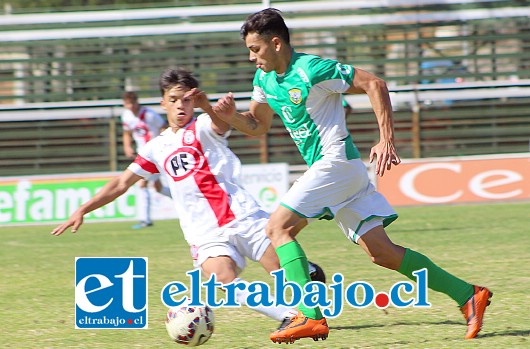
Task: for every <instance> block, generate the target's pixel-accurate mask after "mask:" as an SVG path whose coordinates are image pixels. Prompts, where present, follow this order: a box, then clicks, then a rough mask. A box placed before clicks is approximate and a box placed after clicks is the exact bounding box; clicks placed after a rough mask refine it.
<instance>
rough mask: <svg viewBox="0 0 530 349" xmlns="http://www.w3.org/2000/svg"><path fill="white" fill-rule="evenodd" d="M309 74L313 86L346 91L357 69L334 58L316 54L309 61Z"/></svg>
mask: <svg viewBox="0 0 530 349" xmlns="http://www.w3.org/2000/svg"><path fill="white" fill-rule="evenodd" d="M308 68H309V69H308V70H307V71H308V74H309V79H310V81H311V85H312V86H317V85H318V86H319V87H321V88H324V89H327V90H329V92H334V93H344V92H346V90H348V88H350V86H351V84H352V82H353V75H354V73H355V69H354V67H353V66H352V65H349V64H342V63H340V62H337V61H336V60H332V59H323V58H320V57H317V56H314V58H313V59H310V60H309V61H308Z"/></svg>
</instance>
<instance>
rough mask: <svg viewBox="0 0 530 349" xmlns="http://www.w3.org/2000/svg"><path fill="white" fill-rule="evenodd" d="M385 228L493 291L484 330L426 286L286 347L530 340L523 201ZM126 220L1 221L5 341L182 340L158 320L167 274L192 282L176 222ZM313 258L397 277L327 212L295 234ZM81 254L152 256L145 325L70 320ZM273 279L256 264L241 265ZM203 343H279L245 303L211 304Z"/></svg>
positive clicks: (72, 344) (444, 210)
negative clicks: (424, 304)
mask: <svg viewBox="0 0 530 349" xmlns="http://www.w3.org/2000/svg"><path fill="white" fill-rule="evenodd" d="M398 213H399V214H400V218H399V219H398V220H397V221H396V222H395V223H394V224H392V225H391V226H390V227H389V228H388V229H387V230H388V233H389V235H390V237H391V239H392V240H393V241H394V242H396V243H398V244H401V245H404V246H408V247H411V248H413V249H416V250H418V251H420V252H422V253H424V254H426V255H427V256H429V257H430V258H431V259H432V260H433V261H435V262H436V263H437V264H439V265H440V266H442V267H444V268H445V269H446V270H448V271H449V272H452V273H453V274H455V275H457V276H459V277H461V278H463V279H465V280H467V281H469V282H471V283H475V284H480V285H486V286H488V287H489V288H490V289H491V290H492V291H493V292H494V296H493V299H492V300H493V302H492V305H491V306H490V307H489V308H488V311H487V312H486V318H485V325H484V328H483V330H482V332H481V333H480V334H479V337H478V338H477V339H475V340H472V341H464V340H463V335H464V332H465V324H464V320H463V317H462V315H461V314H460V312H459V311H458V309H457V307H456V304H454V302H453V301H452V300H451V299H449V298H448V297H447V296H445V295H443V294H439V293H435V292H430V293H429V301H430V302H431V303H432V304H433V306H432V307H431V308H429V309H412V308H407V309H395V308H388V309H387V311H386V312H383V311H381V310H378V309H376V308H375V307H369V308H367V309H353V308H351V307H346V308H345V309H344V311H343V313H342V315H341V316H340V317H338V318H335V319H330V320H329V325H330V329H331V331H330V336H329V338H328V339H327V340H326V341H323V342H313V341H312V340H310V339H303V340H300V341H297V342H296V344H294V345H292V346H289V347H293V348H333V349H338V348H495V349H499V348H528V347H530V339H529V333H530V322H529V320H528V315H529V311H530V296H529V292H530V291H529V290H530V273H529V271H530V203H519V204H497V205H472V206H436V207H421V208H400V209H398ZM130 225H131V223H129V222H120V223H92V224H85V225H84V226H83V227H82V228H81V230H80V231H79V232H78V233H77V234H71V233H69V232H67V233H65V234H63V235H62V236H60V237H54V236H51V235H49V231H50V230H51V229H52V227H51V226H23V227H4V228H2V229H1V230H0V234H1V240H0V241H1V244H2V247H1V251H0V256H1V266H0V268H1V278H0V304H1V312H0V323H1V324H2V331H1V332H0V343H1V344H0V346H1V347H3V348H113V349H114V348H180V346H179V345H177V344H174V343H173V342H171V341H170V339H169V337H168V336H167V334H166V330H165V327H164V318H165V312H166V309H165V307H164V306H163V304H162V303H161V301H160V290H161V289H162V287H163V286H164V285H165V284H166V283H167V282H169V281H173V280H177V281H181V282H184V283H185V284H188V279H187V277H186V275H185V272H186V271H187V270H190V269H191V258H190V257H189V252H188V248H187V245H186V244H185V242H184V241H183V238H182V234H181V232H180V229H179V228H178V222H176V221H158V222H156V224H155V226H154V227H153V228H150V229H146V230H142V231H133V230H131V229H130ZM299 240H300V241H301V243H302V246H304V248H305V251H306V253H307V255H308V256H309V258H310V259H311V260H313V261H315V262H317V263H319V264H320V265H321V266H322V267H323V268H324V270H326V272H327V275H328V278H330V277H331V275H332V274H333V273H334V272H340V273H342V274H343V275H344V276H345V283H346V284H349V283H351V282H354V281H359V280H363V281H367V282H370V283H371V284H372V285H374V287H375V289H376V290H388V288H389V287H390V286H391V285H393V284H394V283H395V282H397V281H400V280H403V279H404V278H403V277H402V276H401V275H400V274H398V273H396V272H392V271H389V270H386V269H383V268H381V267H378V266H376V265H373V264H372V263H370V261H369V260H368V258H367V257H366V255H365V254H364V253H363V252H362V250H361V249H360V248H359V247H358V246H356V245H353V244H351V243H349V242H348V240H346V239H345V238H344V237H343V235H342V233H341V232H340V231H339V229H338V228H337V227H336V225H335V224H334V223H333V222H316V223H314V224H312V225H310V226H309V227H308V228H306V229H305V230H304V231H303V232H302V233H301V234H300V236H299ZM76 256H145V257H149V329H147V330H75V329H74V258H75V257H76ZM242 277H243V278H245V279H247V280H249V281H252V280H259V279H262V280H266V281H269V280H270V277H269V276H268V275H266V273H265V272H264V271H263V270H262V269H261V267H260V266H259V265H258V264H256V263H250V264H249V267H248V268H247V269H246V271H245V272H244V273H243V275H242ZM215 314H216V330H215V334H214V336H213V337H212V338H211V339H210V341H209V342H208V343H206V344H205V345H204V346H203V347H204V348H205V349H207V348H215V349H217V348H282V347H283V346H278V345H275V344H272V343H271V342H270V341H269V340H268V334H269V332H270V331H272V330H273V329H274V328H275V327H276V325H277V324H276V323H275V322H274V321H273V320H271V319H269V318H266V317H264V316H262V315H257V313H255V312H252V311H251V310H249V309H248V308H241V309H217V310H216V311H215Z"/></svg>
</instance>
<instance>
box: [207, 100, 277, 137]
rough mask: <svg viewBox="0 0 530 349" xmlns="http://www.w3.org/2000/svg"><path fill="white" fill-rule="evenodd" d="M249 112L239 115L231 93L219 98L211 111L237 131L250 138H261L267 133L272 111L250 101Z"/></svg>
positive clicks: (266, 106) (267, 107) (265, 105)
mask: <svg viewBox="0 0 530 349" xmlns="http://www.w3.org/2000/svg"><path fill="white" fill-rule="evenodd" d="M249 109H250V110H249V111H247V112H242V113H239V112H238V111H237V110H236V103H235V101H234V95H233V94H232V93H229V94H227V95H226V96H224V97H222V98H220V99H219V100H218V101H217V104H216V105H214V107H213V110H214V111H215V113H216V114H217V115H218V116H219V117H220V118H221V119H223V120H224V121H226V122H227V123H229V124H230V125H232V126H233V127H234V128H236V129H238V130H239V131H241V132H243V133H246V134H248V135H251V136H261V135H263V134H265V133H267V132H268V131H269V130H270V128H271V124H272V117H273V116H274V111H273V110H272V109H271V107H270V106H269V105H268V104H266V103H258V102H256V101H254V100H251V101H250V108H249Z"/></svg>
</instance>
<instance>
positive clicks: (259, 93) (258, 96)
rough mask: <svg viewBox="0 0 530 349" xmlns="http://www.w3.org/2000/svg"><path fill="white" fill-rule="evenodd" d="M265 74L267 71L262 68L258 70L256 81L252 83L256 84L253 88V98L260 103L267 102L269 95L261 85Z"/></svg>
mask: <svg viewBox="0 0 530 349" xmlns="http://www.w3.org/2000/svg"><path fill="white" fill-rule="evenodd" d="M264 75H265V73H264V72H263V71H262V70H258V71H256V74H255V75H254V81H253V82H252V85H253V86H254V89H253V90H252V100H254V101H256V102H258V103H267V96H266V94H265V91H264V90H263V88H262V86H261V82H262V79H263V77H264Z"/></svg>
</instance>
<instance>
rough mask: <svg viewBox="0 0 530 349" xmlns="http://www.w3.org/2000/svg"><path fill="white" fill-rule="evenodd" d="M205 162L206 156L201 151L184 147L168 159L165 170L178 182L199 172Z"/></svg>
mask: <svg viewBox="0 0 530 349" xmlns="http://www.w3.org/2000/svg"><path fill="white" fill-rule="evenodd" d="M204 161H205V160H204V154H203V153H202V152H201V151H200V150H199V149H197V148H195V147H190V146H183V147H180V148H179V149H177V150H176V151H174V152H173V153H171V154H170V155H169V156H168V157H167V158H166V161H165V162H164V169H165V170H166V172H167V173H168V174H169V175H170V176H171V178H173V180H174V181H175V182H178V181H181V180H183V179H184V178H186V177H188V176H190V175H192V174H194V173H196V172H197V171H199V170H200V169H201V168H202V166H203V164H204Z"/></svg>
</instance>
